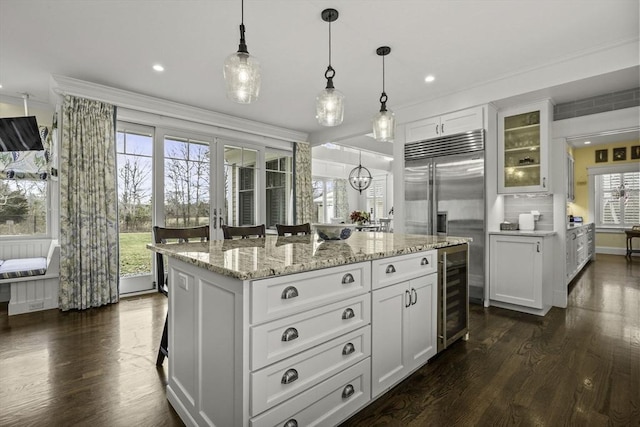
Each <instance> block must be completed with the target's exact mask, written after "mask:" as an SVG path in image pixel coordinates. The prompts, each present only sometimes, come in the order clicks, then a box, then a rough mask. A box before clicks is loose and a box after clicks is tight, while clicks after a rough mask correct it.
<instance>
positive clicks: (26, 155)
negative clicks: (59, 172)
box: [0, 128, 50, 236]
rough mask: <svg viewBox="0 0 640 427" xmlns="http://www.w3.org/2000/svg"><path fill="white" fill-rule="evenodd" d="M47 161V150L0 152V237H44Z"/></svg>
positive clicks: (47, 202)
mask: <svg viewBox="0 0 640 427" xmlns="http://www.w3.org/2000/svg"><path fill="white" fill-rule="evenodd" d="M43 129H46V128H41V135H43ZM44 135H47V132H45V133H44ZM45 139H46V136H44V137H43V145H44V146H45V147H48V146H49V141H46V140H45ZM49 160H50V152H49V151H48V150H46V151H45V150H42V151H6V152H0V236H17V235H20V236H24V235H46V234H47V211H48V209H47V207H48V205H49V180H48V179H49V173H48V167H49Z"/></svg>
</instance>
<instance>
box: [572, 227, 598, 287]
mask: <svg viewBox="0 0 640 427" xmlns="http://www.w3.org/2000/svg"><path fill="white" fill-rule="evenodd" d="M594 234H595V226H594V224H593V223H592V224H587V225H578V226H576V225H574V226H573V227H572V228H570V229H569V230H567V241H566V251H567V267H566V272H567V284H569V282H571V280H573V278H574V277H576V275H577V274H578V273H579V272H580V271H581V270H582V268H583V267H584V266H585V265H586V264H587V262H589V261H590V260H591V259H593V255H594V253H595V242H594V237H595V236H594Z"/></svg>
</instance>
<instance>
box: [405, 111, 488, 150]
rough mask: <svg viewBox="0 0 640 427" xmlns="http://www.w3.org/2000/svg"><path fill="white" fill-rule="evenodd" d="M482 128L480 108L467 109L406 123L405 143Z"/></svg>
mask: <svg viewBox="0 0 640 427" xmlns="http://www.w3.org/2000/svg"><path fill="white" fill-rule="evenodd" d="M483 127H484V125H483V116H482V107H475V108H469V109H467V110H462V111H456V112H454V113H449V114H445V115H443V116H436V117H429V118H428V119H423V120H418V121H415V122H411V123H408V124H407V125H406V140H405V142H406V143H410V142H417V141H425V140H427V139H432V138H440V137H443V136H447V135H454V134H456V133H461V132H466V131H470V130H476V129H482V128H483Z"/></svg>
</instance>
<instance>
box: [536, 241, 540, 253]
mask: <svg viewBox="0 0 640 427" xmlns="http://www.w3.org/2000/svg"><path fill="white" fill-rule="evenodd" d="M536 251H537V252H540V242H537V248H536Z"/></svg>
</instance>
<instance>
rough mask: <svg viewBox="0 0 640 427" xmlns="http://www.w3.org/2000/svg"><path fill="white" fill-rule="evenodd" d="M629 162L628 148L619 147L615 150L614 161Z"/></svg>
mask: <svg viewBox="0 0 640 427" xmlns="http://www.w3.org/2000/svg"><path fill="white" fill-rule="evenodd" d="M616 160H627V147H619V148H614V149H613V161H614V162H615V161H616Z"/></svg>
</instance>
